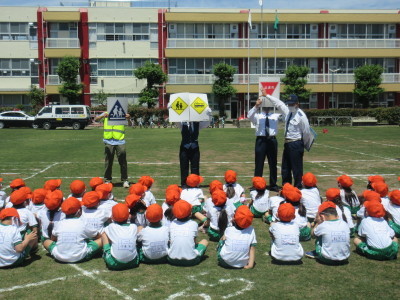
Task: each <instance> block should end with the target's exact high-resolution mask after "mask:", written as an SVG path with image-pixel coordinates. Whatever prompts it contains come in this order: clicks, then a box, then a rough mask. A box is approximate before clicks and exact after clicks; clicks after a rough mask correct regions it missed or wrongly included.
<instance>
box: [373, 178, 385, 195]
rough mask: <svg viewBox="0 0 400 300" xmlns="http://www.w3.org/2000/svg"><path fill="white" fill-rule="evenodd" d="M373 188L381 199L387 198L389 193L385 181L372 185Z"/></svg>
mask: <svg viewBox="0 0 400 300" xmlns="http://www.w3.org/2000/svg"><path fill="white" fill-rule="evenodd" d="M372 188H373V189H374V191H375V192H377V193H378V194H379V195H380V196H381V197H386V196H387V194H388V193H389V187H388V185H387V184H386V183H385V182H383V181H376V182H374V183H372Z"/></svg>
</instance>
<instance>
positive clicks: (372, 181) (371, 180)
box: [368, 175, 385, 183]
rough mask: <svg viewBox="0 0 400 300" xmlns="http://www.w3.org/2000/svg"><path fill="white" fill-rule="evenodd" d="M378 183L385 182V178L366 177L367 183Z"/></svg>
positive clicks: (377, 176)
mask: <svg viewBox="0 0 400 300" xmlns="http://www.w3.org/2000/svg"><path fill="white" fill-rule="evenodd" d="M378 181H383V182H385V178H383V176H381V175H372V176H369V177H368V182H369V183H374V182H378Z"/></svg>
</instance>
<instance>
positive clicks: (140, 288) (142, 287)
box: [132, 283, 154, 292]
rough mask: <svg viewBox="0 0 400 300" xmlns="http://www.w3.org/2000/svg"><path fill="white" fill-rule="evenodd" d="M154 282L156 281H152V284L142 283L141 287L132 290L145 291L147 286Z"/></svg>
mask: <svg viewBox="0 0 400 300" xmlns="http://www.w3.org/2000/svg"><path fill="white" fill-rule="evenodd" d="M153 284H154V283H150V284H148V285H142V286H140V287H139V288H137V289H135V288H133V289H132V291H134V292H140V291H144V290H145V289H146V288H147V287H149V286H150V285H153Z"/></svg>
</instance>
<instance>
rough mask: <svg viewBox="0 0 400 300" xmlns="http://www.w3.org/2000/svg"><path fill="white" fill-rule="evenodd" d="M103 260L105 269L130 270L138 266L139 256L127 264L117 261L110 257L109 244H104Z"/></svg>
mask: <svg viewBox="0 0 400 300" xmlns="http://www.w3.org/2000/svg"><path fill="white" fill-rule="evenodd" d="M103 259H104V261H105V263H106V266H107V268H109V269H110V270H114V271H120V270H127V269H132V268H136V267H138V266H139V255H136V257H135V258H134V259H133V260H131V261H129V262H122V261H119V260H118V259H116V258H115V257H114V256H112V255H111V245H110V244H106V245H104V247H103Z"/></svg>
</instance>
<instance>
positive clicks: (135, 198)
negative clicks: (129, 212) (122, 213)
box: [125, 194, 142, 208]
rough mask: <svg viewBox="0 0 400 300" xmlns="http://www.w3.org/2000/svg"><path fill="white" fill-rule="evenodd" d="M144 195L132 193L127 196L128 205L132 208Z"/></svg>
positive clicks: (126, 202)
mask: <svg viewBox="0 0 400 300" xmlns="http://www.w3.org/2000/svg"><path fill="white" fill-rule="evenodd" d="M140 198H142V196H140V195H136V194H130V195H128V196H126V198H125V204H126V205H128V207H129V208H132V207H134V206H135V205H136V203H138V202H139V200H140Z"/></svg>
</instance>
